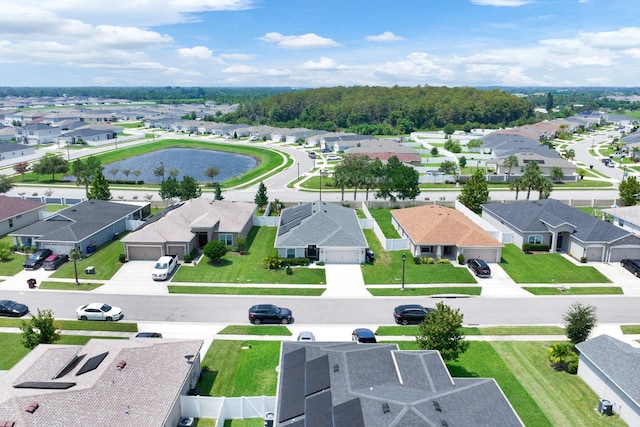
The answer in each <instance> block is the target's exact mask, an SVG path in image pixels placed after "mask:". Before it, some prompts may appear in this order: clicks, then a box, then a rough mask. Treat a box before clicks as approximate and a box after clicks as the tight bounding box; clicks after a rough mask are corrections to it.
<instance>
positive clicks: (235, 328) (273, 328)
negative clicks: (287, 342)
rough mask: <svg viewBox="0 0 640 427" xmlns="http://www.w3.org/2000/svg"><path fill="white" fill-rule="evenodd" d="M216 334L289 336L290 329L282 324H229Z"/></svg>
mask: <svg viewBox="0 0 640 427" xmlns="http://www.w3.org/2000/svg"><path fill="white" fill-rule="evenodd" d="M218 334H222V335H275V336H282V337H287V336H289V337H290V336H291V331H290V330H289V328H287V327H286V326H282V325H229V326H227V327H226V328H224V329H223V330H221V331H220V332H218Z"/></svg>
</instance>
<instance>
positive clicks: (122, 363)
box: [116, 360, 127, 370]
mask: <svg viewBox="0 0 640 427" xmlns="http://www.w3.org/2000/svg"><path fill="white" fill-rule="evenodd" d="M125 366H127V361H126V360H121V361H119V362H118V364H117V365H116V368H118V369H120V370H123V369H124V367H125Z"/></svg>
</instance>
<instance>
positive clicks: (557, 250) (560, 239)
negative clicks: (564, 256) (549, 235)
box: [556, 234, 564, 252]
mask: <svg viewBox="0 0 640 427" xmlns="http://www.w3.org/2000/svg"><path fill="white" fill-rule="evenodd" d="M563 237H564V235H562V234H558V242H557V244H556V252H559V251H562V238H563Z"/></svg>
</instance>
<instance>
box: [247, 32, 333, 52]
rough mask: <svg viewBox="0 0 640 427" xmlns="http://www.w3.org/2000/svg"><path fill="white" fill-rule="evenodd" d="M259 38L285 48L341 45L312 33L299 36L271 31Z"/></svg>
mask: <svg viewBox="0 0 640 427" xmlns="http://www.w3.org/2000/svg"><path fill="white" fill-rule="evenodd" d="M259 40H262V41H264V42H267V43H275V44H277V45H278V46H280V47H282V48H285V49H314V48H320V47H338V46H341V45H340V43H337V42H335V41H333V40H331V39H328V38H325V37H321V36H319V35H317V34H314V33H307V34H302V35H300V36H285V35H283V34H280V33H275V32H272V33H267V34H265V35H264V36H262V37H259Z"/></svg>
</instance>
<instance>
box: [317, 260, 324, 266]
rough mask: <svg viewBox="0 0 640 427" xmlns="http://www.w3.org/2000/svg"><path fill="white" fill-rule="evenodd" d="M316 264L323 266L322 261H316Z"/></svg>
mask: <svg viewBox="0 0 640 427" xmlns="http://www.w3.org/2000/svg"><path fill="white" fill-rule="evenodd" d="M316 265H319V266H323V265H324V261H318V262H316Z"/></svg>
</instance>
